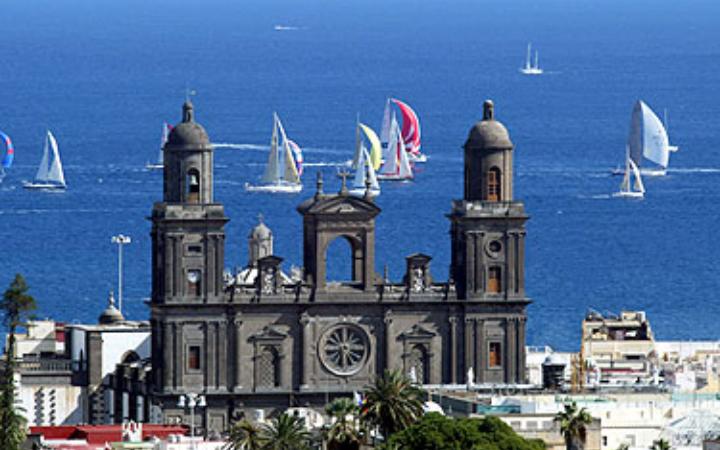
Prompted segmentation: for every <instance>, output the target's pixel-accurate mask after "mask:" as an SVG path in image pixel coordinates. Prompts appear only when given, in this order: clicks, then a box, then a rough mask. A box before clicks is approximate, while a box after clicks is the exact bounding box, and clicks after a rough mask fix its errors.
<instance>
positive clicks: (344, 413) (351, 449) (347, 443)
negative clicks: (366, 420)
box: [323, 397, 365, 450]
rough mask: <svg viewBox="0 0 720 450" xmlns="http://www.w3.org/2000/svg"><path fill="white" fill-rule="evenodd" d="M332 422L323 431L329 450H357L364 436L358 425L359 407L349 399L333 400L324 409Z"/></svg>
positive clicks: (359, 424) (361, 428) (360, 426)
mask: <svg viewBox="0 0 720 450" xmlns="http://www.w3.org/2000/svg"><path fill="white" fill-rule="evenodd" d="M325 412H327V414H328V415H329V416H330V418H331V420H332V422H331V423H330V424H329V425H328V426H326V427H325V429H324V430H323V438H324V439H325V441H326V442H327V444H328V448H329V449H331V450H357V449H359V448H360V444H361V443H362V441H363V438H364V436H365V433H364V430H363V427H362V425H361V423H360V407H359V406H358V405H357V404H356V403H355V402H354V401H353V400H352V399H350V398H347V397H343V398H337V399H335V400H333V401H332V402H331V403H330V404H329V405H327V406H326V407H325Z"/></svg>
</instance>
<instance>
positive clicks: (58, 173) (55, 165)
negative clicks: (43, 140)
mask: <svg viewBox="0 0 720 450" xmlns="http://www.w3.org/2000/svg"><path fill="white" fill-rule="evenodd" d="M48 141H50V148H51V149H52V156H53V158H52V163H51V164H50V170H49V171H48V176H47V180H48V181H51V182H54V183H57V184H59V185H61V186H65V174H64V173H63V168H62V162H60V152H59V151H58V145H57V141H56V140H55V136H53V134H52V133H51V132H50V131H48Z"/></svg>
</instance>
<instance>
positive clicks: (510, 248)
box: [503, 231, 518, 299]
mask: <svg viewBox="0 0 720 450" xmlns="http://www.w3.org/2000/svg"><path fill="white" fill-rule="evenodd" d="M516 247H517V233H516V232H514V231H510V232H509V233H508V234H507V236H505V248H503V251H504V252H505V266H506V268H507V276H506V277H505V278H506V279H507V288H506V289H505V298H506V299H507V298H508V297H509V296H511V295H512V294H515V293H516V292H517V290H518V289H517V271H516V270H515V268H516V267H517V250H516Z"/></svg>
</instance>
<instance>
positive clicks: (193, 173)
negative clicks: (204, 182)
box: [186, 169, 200, 203]
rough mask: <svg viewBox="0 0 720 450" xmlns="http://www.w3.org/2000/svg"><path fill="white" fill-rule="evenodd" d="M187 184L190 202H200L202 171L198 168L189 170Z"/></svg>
mask: <svg viewBox="0 0 720 450" xmlns="http://www.w3.org/2000/svg"><path fill="white" fill-rule="evenodd" d="M186 185H187V201H188V203H198V202H199V201H200V172H199V171H198V170H197V169H190V170H188V173H187V183H186Z"/></svg>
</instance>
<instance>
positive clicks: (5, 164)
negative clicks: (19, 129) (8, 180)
mask: <svg viewBox="0 0 720 450" xmlns="http://www.w3.org/2000/svg"><path fill="white" fill-rule="evenodd" d="M0 138H2V141H3V142H4V143H5V148H6V151H5V156H4V157H3V160H2V164H0V181H2V180H3V179H4V178H5V169H9V168H10V166H12V162H13V159H14V158H15V149H14V148H13V143H12V141H11V140H10V136H8V135H7V134H5V133H3V132H2V131H0Z"/></svg>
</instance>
